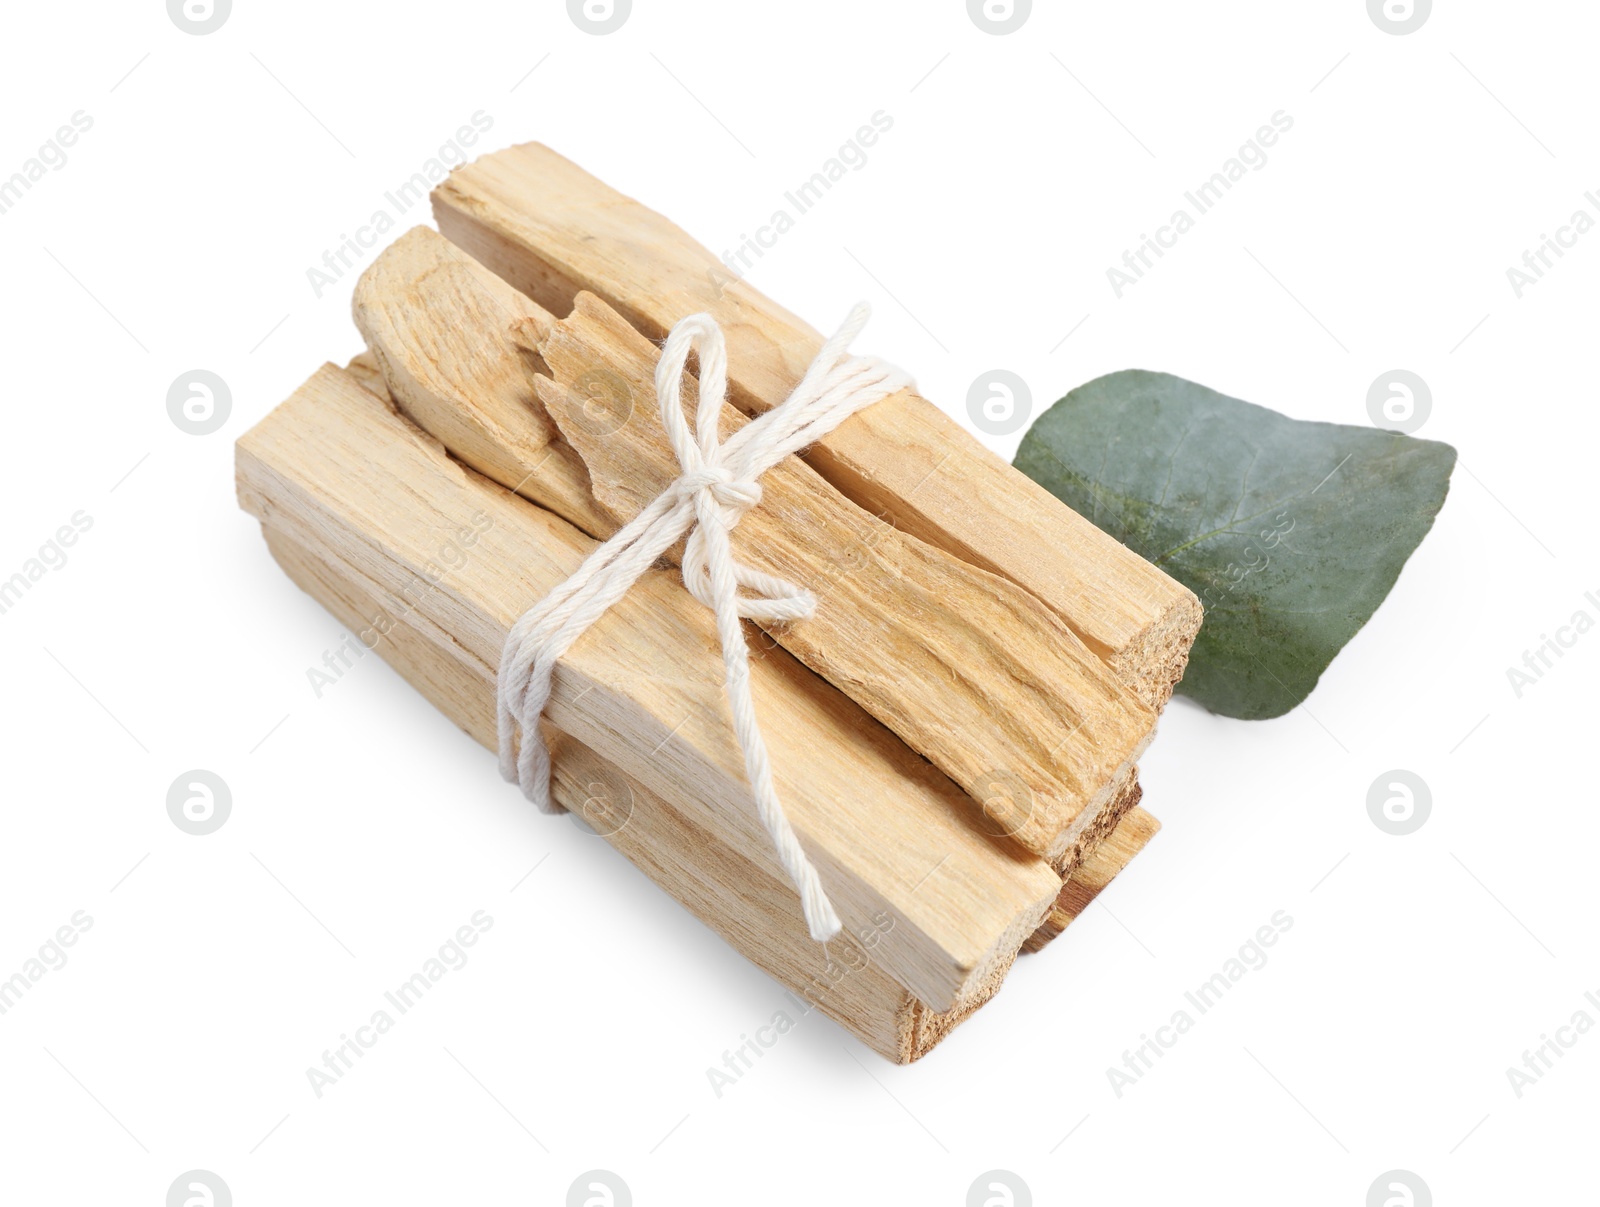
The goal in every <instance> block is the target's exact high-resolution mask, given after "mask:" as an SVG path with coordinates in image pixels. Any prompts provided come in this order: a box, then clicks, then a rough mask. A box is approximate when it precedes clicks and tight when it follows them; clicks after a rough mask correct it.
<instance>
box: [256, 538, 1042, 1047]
mask: <svg viewBox="0 0 1600 1207" xmlns="http://www.w3.org/2000/svg"><path fill="white" fill-rule="evenodd" d="M263 532H264V534H265V536H266V538H267V546H268V548H270V549H271V551H272V555H273V557H274V558H276V559H277V561H278V564H279V565H280V566H282V567H283V569H284V571H285V572H286V573H287V574H288V575H289V577H290V578H291V579H293V580H294V582H295V583H297V584H298V585H299V586H300V588H301V589H302V590H304V591H305V592H307V593H308V594H309V595H311V596H312V597H313V598H315V599H317V600H318V601H320V602H321V603H322V605H323V606H324V607H326V608H327V609H328V610H329V611H330V612H332V613H333V614H334V616H336V617H337V618H338V619H339V620H340V621H341V622H342V623H343V624H345V625H346V626H347V627H349V628H350V630H351V631H352V632H367V631H371V630H372V626H373V625H374V622H375V621H376V620H378V619H379V618H381V619H382V621H383V627H384V632H383V633H382V635H381V636H378V637H377V639H376V643H375V644H374V645H373V647H372V648H373V649H374V650H375V651H376V652H377V653H378V654H379V655H380V656H381V657H382V658H383V659H384V661H386V662H388V663H389V665H391V666H392V667H394V668H395V670H396V671H398V672H399V673H400V675H401V677H403V678H404V679H406V680H407V681H408V682H409V683H411V685H412V686H413V687H415V688H416V689H417V690H418V691H420V692H421V693H422V694H423V695H424V696H426V697H427V698H428V700H429V701H430V702H432V704H433V705H434V706H435V707H436V708H438V709H439V711H440V712H442V713H444V715H445V716H446V717H448V718H449V719H450V720H452V721H454V722H455V723H456V724H457V725H458V726H460V727H461V728H462V729H464V730H465V731H466V732H467V733H468V734H470V735H471V736H472V737H473V738H475V739H476V740H477V741H479V742H481V743H482V744H483V745H484V746H486V747H488V748H489V749H490V750H493V749H494V748H495V743H496V732H495V671H494V669H493V668H492V667H490V666H489V665H488V664H487V663H485V662H483V661H482V660H481V659H479V658H477V657H475V656H474V655H473V654H471V653H470V652H468V651H467V650H466V649H465V648H464V647H463V646H461V645H460V644H459V643H458V642H456V641H455V640H454V639H453V638H451V636H450V635H449V634H448V633H445V632H444V631H443V630H441V629H439V628H437V626H434V625H432V624H430V623H429V622H428V621H427V620H426V619H424V618H423V617H421V616H420V615H418V613H417V612H416V610H415V609H413V608H410V607H408V606H406V605H404V604H402V603H399V602H397V601H396V600H395V599H394V598H393V597H392V596H389V595H387V594H386V593H385V592H384V591H383V590H382V588H380V587H378V586H377V585H376V584H375V583H373V582H371V581H370V580H368V579H366V578H364V577H363V576H362V575H361V574H359V573H358V572H356V571H355V570H353V569H351V568H350V567H349V566H348V565H345V564H343V563H338V562H331V561H326V560H324V559H322V558H320V557H317V556H316V555H314V554H312V553H310V552H309V551H308V550H306V549H305V548H304V547H303V546H301V545H299V544H298V543H297V542H295V541H294V540H292V539H290V538H289V537H286V536H284V535H282V534H281V533H278V532H276V531H274V530H273V529H271V528H263ZM547 736H548V738H549V741H550V750H551V757H552V760H553V765H554V770H553V775H552V779H551V795H552V796H553V797H554V798H555V800H556V801H557V802H558V803H559V804H561V805H562V806H563V807H564V808H566V809H569V810H571V811H572V812H574V813H576V814H578V815H579V816H587V817H588V818H590V819H591V820H593V819H594V814H595V808H594V806H595V805H596V804H597V803H599V804H602V805H603V806H604V807H605V808H606V809H607V810H608V813H607V814H606V816H605V821H606V824H603V825H600V826H597V827H596V830H597V832H598V833H599V834H600V836H601V837H602V838H604V839H605V840H606V841H607V842H609V843H610V844H611V845H612V846H614V847H615V848H617V850H618V851H620V852H621V853H622V854H623V856H625V857H626V858H627V859H628V860H629V861H630V862H632V863H633V864H635V865H636V866H637V867H638V868H639V869H640V870H641V871H643V872H644V873H645V874H646V875H647V876H649V877H650V879H651V880H653V881H654V882H655V883H656V884H657V885H658V886H659V887H660V888H662V889H663V890H664V891H665V892H666V893H667V894H668V895H669V896H671V897H673V898H675V899H676V900H677V901H678V902H679V903H680V904H681V905H683V906H684V907H685V908H686V909H688V910H689V912H690V913H692V914H693V915H694V916H695V917H696V918H698V919H700V921H701V922H703V923H705V924H706V925H707V926H709V927H710V928H711V929H712V930H714V931H716V932H717V934H719V935H720V936H722V938H723V939H724V940H726V941H727V942H728V944H729V945H730V946H732V947H733V948H734V949H735V950H736V951H738V952H739V953H740V954H741V955H743V956H744V957H745V958H747V959H749V960H750V961H751V962H752V963H754V964H755V965H756V966H757V967H759V968H760V969H762V971H764V972H766V973H767V974H768V975H769V976H771V977H773V978H774V979H775V980H777V981H778V982H779V983H780V984H782V985H783V986H784V987H785V988H787V989H788V990H789V991H790V992H791V993H792V994H794V995H795V996H796V998H798V999H800V1001H799V1002H798V1003H797V1004H796V1006H795V1008H794V1009H793V1011H792V1012H791V1013H792V1014H793V1015H795V1016H798V1015H799V1014H800V1013H801V1011H804V1010H809V1009H810V1008H811V1007H813V1006H815V1007H816V1008H818V1009H820V1010H821V1011H822V1012H823V1013H824V1014H826V1015H827V1016H828V1017H829V1018H832V1019H833V1020H835V1021H836V1022H838V1023H839V1024H840V1025H841V1026H842V1027H844V1028H845V1029H846V1030H847V1031H849V1032H850V1033H851V1034H852V1035H854V1036H855V1037H856V1038H858V1039H859V1040H861V1042H862V1043H864V1044H866V1045H867V1046H868V1047H870V1048H871V1049H873V1050H874V1051H875V1052H878V1053H879V1054H880V1055H882V1056H885V1057H887V1058H888V1059H889V1060H892V1061H895V1062H897V1063H899V1064H905V1063H908V1062H910V1061H913V1060H916V1059H918V1058H919V1057H921V1056H924V1055H926V1054H927V1053H928V1052H929V1051H930V1050H931V1049H932V1048H933V1046H934V1045H935V1044H936V1043H938V1041H939V1040H940V1039H941V1038H943V1037H944V1036H945V1035H946V1034H948V1033H949V1031H950V1029H951V1028H953V1027H954V1026H955V1025H956V1024H957V1023H959V1022H960V1021H962V1020H963V1019H964V1018H966V1017H968V1016H969V1015H970V1014H971V1013H972V1012H973V1011H974V1010H976V1009H977V1008H978V1007H979V1006H981V1005H982V1004H983V1003H984V1002H985V1001H987V1000H988V999H989V998H990V997H992V996H993V995H994V993H995V991H996V990H997V989H998V988H999V985H1000V981H1001V978H1002V977H1003V976H1004V975H1005V972H1006V970H1007V969H1008V968H1009V967H1010V963H1011V961H1010V960H1009V959H1006V960H1002V961H1000V962H998V963H997V964H996V966H995V967H994V968H993V969H992V970H991V972H990V974H989V975H988V976H987V977H985V978H984V979H983V980H982V981H980V982H979V983H978V984H976V985H975V986H973V988H972V989H971V990H970V991H969V993H968V994H967V995H966V996H964V997H963V998H962V999H961V1000H960V1001H958V1002H957V1003H956V1004H955V1006H954V1007H952V1009H950V1010H948V1011H943V1012H935V1011H931V1010H929V1009H928V1008H927V1007H925V1006H924V1005H922V1003H921V1002H919V1001H917V999H916V998H914V997H912V996H911V994H909V993H907V992H906V991H905V989H903V988H902V987H901V986H900V985H899V984H898V983H897V982H896V981H895V980H894V978H892V977H891V976H889V974H888V973H886V972H884V971H883V969H882V968H880V967H878V966H877V965H876V964H875V963H873V958H872V957H873V952H874V951H875V949H876V948H877V946H878V945H879V944H880V943H881V942H882V941H883V936H882V933H881V931H880V930H879V929H877V928H876V927H874V928H873V929H869V930H866V931H864V932H862V934H861V935H860V936H859V937H858V936H856V935H853V934H852V933H851V932H850V931H848V930H846V931H842V932H841V933H840V935H839V937H838V938H837V939H835V940H834V941H833V942H832V943H830V944H829V948H828V951H827V952H824V951H823V949H822V947H821V946H820V945H818V944H817V943H815V942H813V941H812V939H811V937H810V934H809V933H808V932H807V930H806V926H805V921H804V919H803V917H802V916H801V912H800V908H799V903H798V901H797V899H796V897H795V893H794V889H793V888H792V887H790V885H789V884H788V882H787V881H784V880H780V879H777V878H775V877H773V876H771V875H768V874H767V872H766V871H765V870H764V869H763V868H761V867H759V866H757V865H756V864H755V863H753V862H752V861H751V860H749V859H747V858H746V857H745V856H743V855H742V854H741V853H740V852H739V851H738V850H737V849H735V848H734V847H732V846H730V845H729V844H728V843H726V842H725V841H723V839H722V838H720V837H719V836H718V835H717V834H716V833H714V832H713V831H711V830H707V829H705V828H704V827H702V826H698V825H696V824H695V823H693V822H691V821H690V820H689V819H688V818H687V817H685V816H684V815H683V813H681V812H680V811H678V810H677V809H675V808H674V807H673V806H672V805H670V804H668V803H667V802H666V801H665V800H663V799H662V798H661V797H659V796H657V795H656V794H655V793H653V792H651V791H650V790H649V789H647V788H646V787H644V785H643V784H641V783H639V782H638V781H637V780H634V779H630V778H629V777H627V776H625V775H623V774H622V772H620V771H619V770H617V769H616V767H614V766H612V765H611V764H610V763H608V762H606V761H605V760H604V759H602V758H601V757H600V756H599V755H597V754H595V753H594V751H592V750H590V749H589V748H588V747H586V746H583V745H582V744H580V743H578V742H576V741H574V740H573V739H572V738H570V737H567V736H566V735H564V734H561V733H558V732H556V731H555V730H548V731H547ZM796 1021H798V1017H796Z"/></svg>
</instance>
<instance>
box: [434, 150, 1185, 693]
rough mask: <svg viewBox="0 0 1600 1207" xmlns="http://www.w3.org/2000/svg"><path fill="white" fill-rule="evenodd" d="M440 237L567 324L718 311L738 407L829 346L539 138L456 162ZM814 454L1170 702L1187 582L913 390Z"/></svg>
mask: <svg viewBox="0 0 1600 1207" xmlns="http://www.w3.org/2000/svg"><path fill="white" fill-rule="evenodd" d="M433 209H434V216H435V218H436V219H437V220H438V223H439V229H440V230H441V231H442V232H444V234H445V235H446V236H448V237H449V238H450V239H451V240H452V241H453V242H455V243H456V244H458V245H459V246H461V247H463V248H465V249H466V250H467V251H469V252H471V253H472V255H473V256H475V257H476V258H477V259H478V260H480V261H482V262H483V263H484V264H485V265H487V266H488V267H489V268H491V269H493V270H494V271H495V272H496V273H498V274H499V275H500V276H502V277H503V278H505V280H507V281H509V282H510V283H511V284H512V285H514V286H516V288H517V289H519V290H521V291H522V292H523V293H525V294H527V295H528V296H529V297H530V298H532V299H533V300H534V301H535V302H538V303H539V304H540V305H541V306H543V307H545V308H546V309H547V310H549V311H551V312H553V313H555V314H558V315H559V314H565V313H566V312H567V310H568V309H570V307H571V306H572V303H573V300H574V299H575V298H576V296H577V294H578V293H579V292H580V291H582V290H587V291H589V292H591V293H594V294H596V295H597V296H599V297H601V298H603V299H604V300H605V301H607V302H608V303H610V304H611V305H612V306H613V307H615V308H616V309H617V310H619V311H620V312H621V313H622V314H623V315H624V316H625V317H626V318H627V319H628V321H629V322H631V323H633V324H634V326H636V327H637V328H638V329H639V330H640V331H641V332H642V333H643V334H645V335H646V336H648V337H650V338H651V339H655V340H660V339H663V338H664V337H665V336H666V334H667V332H668V330H670V329H671V327H672V325H673V324H674V323H676V322H677V321H678V320H679V319H680V318H682V317H684V316H685V315H688V314H694V313H696V312H701V311H703V312H705V313H707V314H710V315H711V316H712V317H713V318H715V319H716V320H717V321H718V322H719V323H721V324H722V326H723V329H724V330H725V331H726V333H727V337H728V359H729V375H728V384H729V387H730V391H729V394H730V397H731V399H732V400H733V402H734V404H735V405H737V406H738V407H739V408H740V409H741V410H743V411H745V412H747V413H748V414H752V415H755V414H760V413H761V412H763V411H766V410H769V409H770V408H772V407H774V406H776V405H778V404H779V403H780V402H782V401H783V400H784V399H785V398H786V397H788V394H789V392H790V391H791V390H792V389H793V388H794V386H795V384H796V383H797V382H798V381H799V380H800V378H801V376H802V375H803V373H804V372H805V368H806V366H807V365H808V364H810V362H811V360H812V358H813V357H814V356H815V355H816V353H817V350H818V348H819V347H821V345H822V336H821V335H820V334H819V333H818V332H817V331H815V330H814V329H813V328H811V327H810V326H808V325H807V324H806V323H804V322H802V321H801V320H800V319H798V318H796V317H795V316H794V315H792V314H790V313H789V312H788V311H787V310H784V309H783V308H782V307H781V306H779V305H777V304H776V303H774V302H772V301H771V300H769V299H768V298H766V297H764V296H762V295H761V294H760V293H758V292H757V291H756V290H754V289H752V288H750V287H749V286H748V285H746V284H745V283H744V282H742V281H737V280H734V279H732V278H733V275H734V274H733V273H731V272H730V271H729V270H728V268H727V267H726V266H725V265H723V264H722V262H721V261H719V260H718V259H717V258H716V257H715V256H714V255H713V254H712V253H711V252H710V251H708V250H707V249H706V248H704V247H703V246H701V245H700V244H699V243H697V242H695V241H694V240H693V239H692V238H690V237H689V235H687V234H686V233H685V232H684V231H682V230H680V229H679V228H678V227H676V226H674V225H673V224H672V223H671V222H669V221H668V220H667V219H666V218H664V217H662V216H661V215H660V214H657V213H655V212H654V211H652V210H650V209H648V208H646V207H645V206H643V205H641V204H639V203H638V202H636V201H634V200H632V199H631V198H628V197H625V196H623V195H622V194H621V193H618V192H616V191H615V190H614V189H611V188H609V187H608V186H607V185H605V184H604V183H603V182H601V181H599V180H597V179H595V178H594V177H593V176H590V175H589V174H588V173H587V172H585V171H583V169H581V168H579V167H578V166H577V165H576V164H573V163H571V162H570V161H568V160H566V159H563V158H562V157H561V156H559V155H557V154H556V153H555V152H554V151H551V150H550V149H549V148H548V147H544V146H541V145H539V144H538V143H528V144H525V145H523V146H517V147H511V148H509V149H507V150H504V151H499V152H496V153H494V154H492V155H486V156H484V157H483V158H482V159H479V160H477V161H476V162H474V163H471V164H468V165H467V166H465V167H462V168H457V169H456V170H455V171H454V172H453V173H451V175H450V178H449V179H448V180H446V181H445V182H444V183H443V184H441V185H440V186H439V187H438V188H437V189H435V190H434V193H433ZM806 459H807V460H808V461H809V463H810V464H811V465H812V467H813V468H815V469H816V470H817V471H818V472H819V473H821V474H822V476H823V477H825V478H827V479H828V481H830V482H832V483H833V484H834V486H836V487H838V489H839V490H840V491H842V492H843V493H844V494H845V495H847V496H848V497H849V498H851V499H854V500H855V501H856V502H857V503H858V504H860V505H861V506H862V507H863V508H865V509H866V510H867V511H870V512H872V513H874V514H876V515H880V516H882V517H884V518H885V519H887V520H889V521H890V522H891V523H893V524H894V525H895V526H896V527H899V528H901V529H902V530H904V531H906V532H909V533H911V534H913V535H915V536H917V537H920V538H921V539H922V540H924V541H926V542H928V543H929V544H931V545H935V546H937V547H939V548H941V549H944V550H946V551H947V552H949V553H952V554H954V555H955V556H957V557H959V558H961V559H962V560H963V561H966V562H968V563H969V564H971V565H974V566H978V567H981V568H983V569H985V570H989V571H991V572H993V573H995V574H998V575H1000V576H1002V577H1004V578H1008V579H1010V580H1011V581H1012V582H1014V583H1017V584H1018V585H1020V586H1022V587H1025V588H1027V589H1028V590H1029V591H1031V592H1033V594H1035V595H1036V596H1038V597H1039V598H1040V599H1041V600H1043V601H1044V602H1045V603H1046V604H1047V605H1048V606H1049V607H1050V608H1052V609H1053V610H1054V611H1055V612H1056V613H1057V614H1058V615H1059V616H1060V617H1061V618H1062V619H1063V620H1065V621H1066V623H1067V624H1068V625H1069V626H1070V627H1071V628H1072V629H1073V631H1074V632H1076V633H1077V634H1078V636H1079V637H1081V638H1082V639H1083V641H1084V642H1085V643H1086V644H1087V645H1088V646H1089V648H1090V649H1091V650H1093V651H1094V652H1095V653H1096V654H1097V655H1098V656H1099V657H1101V658H1103V659H1104V660H1105V661H1106V663H1107V664H1108V665H1109V666H1110V667H1111V669H1112V671H1113V672H1114V673H1115V674H1116V675H1117V676H1118V678H1119V679H1121V680H1122V682H1123V683H1125V684H1126V685H1127V686H1128V687H1129V688H1130V689H1131V690H1132V691H1133V692H1134V693H1135V694H1136V695H1137V696H1138V697H1139V698H1140V699H1141V700H1143V701H1144V702H1145V703H1146V704H1148V705H1149V706H1150V707H1152V708H1154V709H1157V710H1159V709H1160V708H1162V707H1163V706H1164V705H1165V704H1166V702H1167V700H1168V698H1169V697H1170V696H1171V695H1172V689H1173V687H1174V686H1175V685H1176V684H1177V682H1178V679H1179V678H1181V677H1182V674H1183V668H1184V666H1185V665H1186V664H1187V662H1188V657H1189V647H1190V646H1191V645H1192V644H1193V643H1194V637H1195V634H1196V632H1198V631H1199V627H1200V603H1199V601H1198V600H1197V599H1196V598H1195V596H1194V594H1193V593H1192V592H1191V591H1189V590H1188V589H1187V588H1186V587H1184V586H1183V585H1182V584H1181V583H1179V582H1177V581H1176V580H1175V579H1173V578H1171V577H1169V576H1168V575H1166V574H1164V573H1163V572H1162V571H1160V570H1158V569H1157V568H1156V567H1154V566H1152V565H1151V564H1150V563H1149V562H1147V561H1145V560H1144V559H1143V558H1141V557H1139V556H1138V555H1137V554H1135V553H1134V552H1132V551H1131V550H1129V549H1128V548H1126V547H1125V546H1123V545H1121V544H1120V543H1118V542H1117V541H1116V540H1114V539H1112V538H1111V537H1109V536H1107V535H1106V534H1105V533H1103V532H1101V531H1100V530H1099V529H1098V528H1096V527H1095V526H1094V525H1093V524H1091V523H1090V522H1089V521H1088V520H1086V519H1084V518H1083V517H1082V516H1079V515H1078V514H1076V513H1075V512H1073V511H1072V510H1071V509H1069V508H1068V507H1066V506H1065V505H1064V504H1062V503H1061V502H1060V501H1059V500H1057V499H1056V498H1055V497H1054V496H1053V495H1051V494H1050V493H1049V492H1048V491H1046V490H1044V489H1043V488H1042V487H1040V486H1038V485H1037V484H1036V483H1034V482H1033V481H1031V480H1030V479H1029V478H1027V477H1026V476H1024V475H1023V474H1021V473H1020V472H1018V471H1017V470H1015V469H1013V468H1012V467H1011V466H1010V465H1007V464H1006V463H1005V462H1004V461H1003V460H1001V459H1000V458H999V457H997V456H995V455H994V454H993V453H991V452H989V451H988V450H987V449H986V448H984V447H983V445H982V444H980V443H979V442H978V441H977V440H976V439H974V438H973V437H972V436H970V435H969V434H968V433H967V432H966V431H965V430H964V429H962V428H961V427H960V425H958V424H957V423H956V422H955V421H954V420H952V419H950V418H949V417H948V416H946V415H945V414H943V413H942V412H941V411H940V410H939V409H938V408H937V407H935V406H933V405H932V404H931V403H929V402H927V401H925V400H924V399H922V398H920V397H918V396H917V395H915V394H913V393H911V392H909V391H906V392H903V393H901V394H898V395H896V396H895V397H894V398H891V399H886V400H884V401H883V402H880V403H878V404H877V405H875V406H872V407H869V408H868V409H867V410H865V411H863V412H861V413H860V414H858V415H856V416H854V417H853V418H851V419H849V420H847V421H846V422H845V423H843V424H841V425H840V426H839V427H838V428H837V429H836V430H835V431H834V432H832V433H831V434H829V435H828V436H826V437H824V438H823V439H822V440H821V441H819V442H818V443H817V444H816V445H815V446H814V447H813V448H812V449H811V450H810V451H809V452H808V453H807V455H806Z"/></svg>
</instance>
